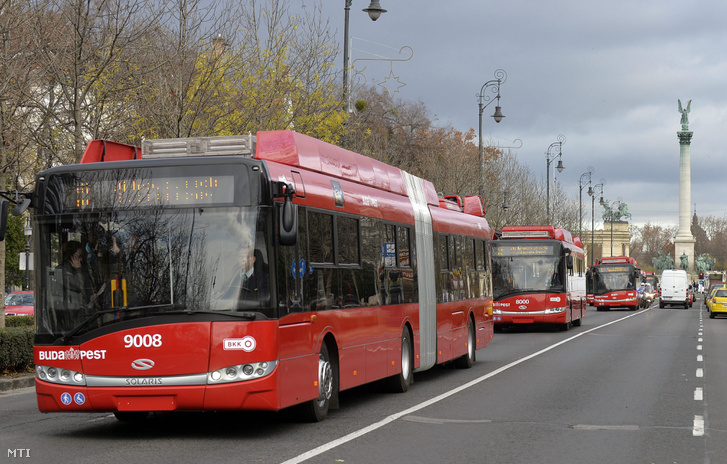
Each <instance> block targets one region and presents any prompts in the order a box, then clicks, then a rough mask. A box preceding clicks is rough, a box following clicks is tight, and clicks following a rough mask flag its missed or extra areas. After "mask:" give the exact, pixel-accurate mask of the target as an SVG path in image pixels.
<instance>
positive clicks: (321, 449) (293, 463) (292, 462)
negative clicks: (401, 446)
mask: <svg viewBox="0 0 727 464" xmlns="http://www.w3.org/2000/svg"><path fill="white" fill-rule="evenodd" d="M646 311H651V308H650V307H649V308H646V309H644V310H643V311H639V312H636V313H633V314H629V315H628V316H625V317H622V318H621V319H616V320H614V321H611V322H607V323H606V324H603V325H599V326H598V327H594V328H592V329H589V330H586V331H584V332H581V333H579V334H576V335H574V336H572V337H570V338H566V339H565V340H562V341H560V342H558V343H555V344H553V345H550V346H548V347H546V348H543V349H542V350H540V351H538V352H535V353H532V354H530V355H528V356H525V357H523V358H520V359H518V360H517V361H513V362H511V363H510V364H507V365H505V366H502V367H500V368H499V369H495V370H494V371H492V372H490V373H488V374H485V375H483V376H482V377H478V378H476V379H474V380H472V381H470V382H468V383H465V384H463V385H460V386H459V387H457V388H454V389H452V390H450V391H448V392H444V393H442V394H441V395H438V396H435V397H434V398H431V399H429V400H427V401H424V402H422V403H419V404H417V405H414V406H412V407H410V408H408V409H405V410H403V411H400V412H397V413H395V414H392V415H390V416H388V417H385V418H383V419H382V420H380V421H378V422H374V423H373V424H370V425H367V426H366V427H364V428H362V429H358V430H356V431H353V432H351V433H349V434H348V435H344V436H342V437H340V438H337V439H335V440H332V441H329V442H328V443H324V444H323V445H321V446H318V447H317V448H313V449H312V450H309V451H306V452H305V453H303V454H300V455H298V456H295V457H293V458H291V459H288V460H287V461H284V462H282V463H281V464H298V463H301V462H303V461H306V460H308V459H310V458H313V457H315V456H318V455H319V454H323V453H325V452H327V451H330V450H332V449H334V448H336V447H338V446H341V445H343V444H345V443H348V442H349V441H352V440H355V439H356V438H359V437H362V436H364V435H366V434H367V433H369V432H373V431H375V430H377V429H380V428H381V427H383V426H385V425H388V424H390V423H392V422H394V421H395V420H397V419H400V418H402V417H404V416H406V415H409V414H411V413H414V412H416V411H419V410H420V409H424V408H426V407H428V406H431V405H433V404H435V403H438V402H440V401H442V400H444V399H447V398H449V397H450V396H452V395H455V394H457V393H459V392H461V391H464V390H466V389H468V388H470V387H473V386H475V385H477V384H478V383H480V382H483V381H485V380H487V379H489V378H492V377H494V376H496V375H498V374H501V373H503V372H505V371H506V370H508V369H511V368H513V367H515V366H517V365H518V364H522V363H524V362H525V361H528V360H530V359H533V358H535V357H537V356H540V355H541V354H544V353H547V352H548V351H550V350H552V349H554V348H557V347H559V346H560V345H564V344H566V343H568V342H571V341H573V340H575V339H577V338H580V337H582V336H584V335H586V334H589V333H591V332H593V331H596V330H600V329H602V328H604V327H608V326H609V325H612V324H616V323H618V322H621V321H625V320H626V319H629V318H632V317H634V316H638V315H641V314H643V313H645V312H646Z"/></svg>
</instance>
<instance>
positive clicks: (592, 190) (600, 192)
mask: <svg viewBox="0 0 727 464" xmlns="http://www.w3.org/2000/svg"><path fill="white" fill-rule="evenodd" d="M605 183H606V181H605V180H604V179H601V182H600V183H598V184H596V185H594V186H593V188H590V187H588V194H589V195H590V196H591V253H590V254H591V267H592V266H593V257H594V256H595V254H596V250H595V243H594V239H595V230H596V195H600V196H601V199H600V201H599V202H598V204H599V205H602V204H603V185H604V184H605ZM596 191H598V193H596Z"/></svg>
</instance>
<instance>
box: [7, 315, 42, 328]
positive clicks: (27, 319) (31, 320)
mask: <svg viewBox="0 0 727 464" xmlns="http://www.w3.org/2000/svg"><path fill="white" fill-rule="evenodd" d="M5 327H25V328H31V329H32V328H35V317H33V316H5Z"/></svg>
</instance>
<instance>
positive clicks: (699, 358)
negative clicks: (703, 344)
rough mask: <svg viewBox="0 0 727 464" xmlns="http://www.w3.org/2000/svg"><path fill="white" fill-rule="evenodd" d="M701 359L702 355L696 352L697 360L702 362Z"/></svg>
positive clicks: (702, 359) (702, 358)
mask: <svg viewBox="0 0 727 464" xmlns="http://www.w3.org/2000/svg"><path fill="white" fill-rule="evenodd" d="M702 361H704V356H702V355H701V354H698V355H697V362H702Z"/></svg>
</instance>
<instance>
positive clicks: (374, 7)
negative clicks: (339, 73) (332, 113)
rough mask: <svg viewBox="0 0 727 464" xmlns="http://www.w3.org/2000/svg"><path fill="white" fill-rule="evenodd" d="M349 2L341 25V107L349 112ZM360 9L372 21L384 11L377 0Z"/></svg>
mask: <svg viewBox="0 0 727 464" xmlns="http://www.w3.org/2000/svg"><path fill="white" fill-rule="evenodd" d="M351 3H353V0H346V6H345V7H344V11H345V23H344V27H343V109H344V111H345V112H346V113H348V112H349V107H348V106H349V105H348V93H349V89H348V68H349V64H348V61H349V59H348V22H349V21H348V13H349V11H350V10H351ZM362 11H365V12H366V13H368V14H369V18H371V20H372V21H376V20H377V19H379V16H381V13H386V10H385V9H383V8H381V5H380V4H379V1H378V0H371V4H370V5H369V7H368V8H364V9H363V10H362Z"/></svg>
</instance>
